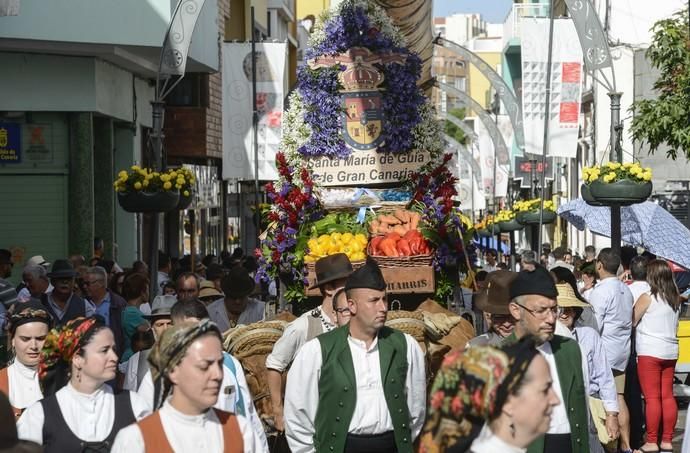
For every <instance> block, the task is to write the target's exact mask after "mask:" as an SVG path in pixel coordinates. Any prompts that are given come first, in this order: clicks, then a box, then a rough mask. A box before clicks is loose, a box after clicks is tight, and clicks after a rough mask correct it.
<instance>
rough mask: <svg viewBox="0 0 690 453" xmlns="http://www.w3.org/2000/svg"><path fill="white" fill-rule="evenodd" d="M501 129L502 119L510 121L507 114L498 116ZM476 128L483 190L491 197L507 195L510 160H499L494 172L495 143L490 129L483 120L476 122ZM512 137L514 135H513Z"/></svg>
mask: <svg viewBox="0 0 690 453" xmlns="http://www.w3.org/2000/svg"><path fill="white" fill-rule="evenodd" d="M498 120H499V121H498V123H499V129H501V128H500V124H501V122H502V121H507V122H508V124H510V121H509V119H508V117H507V116H505V115H500V116H499V117H498ZM474 124H475V126H474V130H475V132H476V133H477V137H478V139H477V142H478V144H479V168H480V169H481V172H482V179H481V181H482V190H483V192H484V194H485V195H486V196H488V197H491V196H492V194H493V196H494V197H505V196H506V194H507V193H508V175H509V173H510V162H498V165H496V171H495V173H494V155H495V153H494V144H493V142H492V140H491V136H490V135H489V131H488V130H487V129H486V127H484V124H482V122H481V121H475V122H474ZM511 138H512V137H511Z"/></svg>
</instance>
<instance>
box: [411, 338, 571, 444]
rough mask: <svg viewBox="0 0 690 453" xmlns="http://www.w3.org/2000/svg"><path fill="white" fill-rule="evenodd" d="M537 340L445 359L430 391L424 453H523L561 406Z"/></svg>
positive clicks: (476, 349) (481, 348)
mask: <svg viewBox="0 0 690 453" xmlns="http://www.w3.org/2000/svg"><path fill="white" fill-rule="evenodd" d="M551 384H552V380H551V373H550V372H549V367H548V365H547V363H546V360H545V359H544V357H543V356H542V355H541V354H539V352H538V351H537V349H536V342H535V339H534V337H531V336H529V337H524V338H523V339H521V340H520V341H518V342H517V343H514V344H511V345H509V346H502V347H501V348H500V349H497V348H494V347H491V346H475V347H471V348H469V349H467V350H465V351H462V352H461V351H458V352H454V353H450V354H448V355H447V356H446V358H445V360H444V362H443V364H442V366H441V369H440V370H439V372H438V374H437V375H436V380H435V381H434V386H433V388H432V390H431V395H430V402H429V415H428V418H427V422H426V425H425V426H424V430H423V431H422V436H421V443H420V449H419V451H420V453H440V452H448V453H449V452H471V453H497V452H501V453H524V452H525V451H526V449H527V446H528V445H529V444H530V443H532V441H533V440H535V439H536V438H537V437H539V436H540V435H542V434H544V433H545V432H546V431H547V430H548V429H549V421H550V420H551V410H552V409H553V407H554V406H557V405H558V404H560V401H559V399H558V397H557V396H556V394H555V392H554V391H553V388H552V386H551Z"/></svg>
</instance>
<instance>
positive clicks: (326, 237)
mask: <svg viewBox="0 0 690 453" xmlns="http://www.w3.org/2000/svg"><path fill="white" fill-rule="evenodd" d="M330 239H331V237H330V236H329V235H327V234H322V235H321V236H319V239H318V240H319V244H326V243H327V242H328V241H329V240H330Z"/></svg>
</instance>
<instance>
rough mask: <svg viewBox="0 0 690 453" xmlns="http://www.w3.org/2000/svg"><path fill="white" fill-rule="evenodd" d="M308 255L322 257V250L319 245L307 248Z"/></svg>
mask: <svg viewBox="0 0 690 453" xmlns="http://www.w3.org/2000/svg"><path fill="white" fill-rule="evenodd" d="M309 252H310V253H309V254H310V255H314V256H322V255H323V248H322V247H321V246H320V245H318V244H317V245H316V247H311V246H309Z"/></svg>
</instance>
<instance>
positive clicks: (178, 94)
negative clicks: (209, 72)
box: [166, 72, 208, 107]
mask: <svg viewBox="0 0 690 453" xmlns="http://www.w3.org/2000/svg"><path fill="white" fill-rule="evenodd" d="M207 89H208V79H207V77H206V75H205V74H200V73H196V72H191V73H187V74H186V75H185V77H184V78H183V79H182V80H181V81H180V83H178V84H177V86H176V87H175V88H174V89H173V90H172V92H171V93H170V94H169V95H168V99H167V100H166V103H167V104H168V105H170V106H173V107H207V106H208V95H207Z"/></svg>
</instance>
